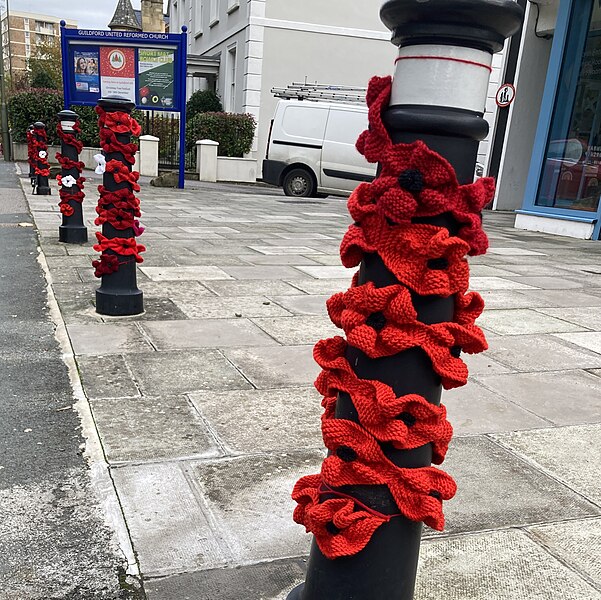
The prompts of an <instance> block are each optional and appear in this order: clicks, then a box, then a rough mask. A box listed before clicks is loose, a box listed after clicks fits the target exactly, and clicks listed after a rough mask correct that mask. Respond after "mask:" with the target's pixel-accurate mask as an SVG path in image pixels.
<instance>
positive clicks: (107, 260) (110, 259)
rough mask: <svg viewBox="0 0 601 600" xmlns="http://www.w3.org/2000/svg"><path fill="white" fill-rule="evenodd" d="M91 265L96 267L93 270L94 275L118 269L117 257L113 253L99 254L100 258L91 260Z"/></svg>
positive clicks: (98, 275)
mask: <svg viewBox="0 0 601 600" xmlns="http://www.w3.org/2000/svg"><path fill="white" fill-rule="evenodd" d="M92 266H93V267H94V268H95V269H96V270H95V271H94V275H95V276H96V277H102V276H103V275H110V274H111V273H115V272H116V271H118V270H119V258H118V257H117V256H116V255H114V254H101V255H100V260H94V261H92Z"/></svg>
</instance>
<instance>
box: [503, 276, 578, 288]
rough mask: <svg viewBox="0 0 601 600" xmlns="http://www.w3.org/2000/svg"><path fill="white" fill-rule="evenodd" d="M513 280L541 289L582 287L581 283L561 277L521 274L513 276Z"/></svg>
mask: <svg viewBox="0 0 601 600" xmlns="http://www.w3.org/2000/svg"><path fill="white" fill-rule="evenodd" d="M512 279H513V281H519V282H520V283H522V284H526V285H530V286H532V287H536V288H540V289H541V290H574V289H578V288H582V286H583V284H582V283H579V282H577V281H573V280H571V279H563V278H561V277H557V276H555V277H528V276H526V275H521V276H519V277H513V278H512Z"/></svg>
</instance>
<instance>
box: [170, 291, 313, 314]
mask: <svg viewBox="0 0 601 600" xmlns="http://www.w3.org/2000/svg"><path fill="white" fill-rule="evenodd" d="M308 297H309V296H304V298H308ZM176 304H177V305H178V306H179V307H180V308H181V310H182V311H183V312H184V313H185V314H186V315H187V316H188V317H189V318H190V319H231V318H236V317H245V318H248V317H284V316H290V315H291V313H290V312H289V311H288V310H286V309H285V308H283V307H282V306H280V305H281V304H282V303H281V302H278V303H277V304H276V303H275V302H273V301H271V300H270V299H269V298H267V296H238V297H237V298H215V297H213V298H204V297H203V298H198V299H196V300H194V301H188V302H180V301H176Z"/></svg>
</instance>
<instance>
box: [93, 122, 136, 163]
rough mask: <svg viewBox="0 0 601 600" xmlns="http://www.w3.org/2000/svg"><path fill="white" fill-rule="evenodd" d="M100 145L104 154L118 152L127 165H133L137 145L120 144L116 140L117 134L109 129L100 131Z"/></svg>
mask: <svg viewBox="0 0 601 600" xmlns="http://www.w3.org/2000/svg"><path fill="white" fill-rule="evenodd" d="M100 145H101V146H102V149H103V150H104V152H105V153H106V154H109V153H112V152H120V153H121V154H122V155H123V159H124V160H125V161H126V162H128V163H129V164H132V165H133V164H134V163H135V161H136V159H135V154H136V151H137V150H138V146H137V144H133V143H128V144H122V143H121V142H120V141H119V140H118V139H117V134H116V133H115V132H114V131H111V130H110V129H106V128H105V129H101V130H100Z"/></svg>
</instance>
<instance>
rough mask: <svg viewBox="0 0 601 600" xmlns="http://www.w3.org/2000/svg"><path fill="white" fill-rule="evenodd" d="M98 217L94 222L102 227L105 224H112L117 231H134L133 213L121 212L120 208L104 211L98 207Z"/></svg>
mask: <svg viewBox="0 0 601 600" xmlns="http://www.w3.org/2000/svg"><path fill="white" fill-rule="evenodd" d="M96 212H97V213H98V217H96V220H95V221H94V224H96V225H102V224H103V223H109V224H111V225H112V226H113V227H114V228H115V229H119V230H121V231H122V230H124V229H132V228H133V226H134V217H133V215H132V213H131V211H127V210H121V209H118V208H111V209H109V210H104V209H102V208H100V207H96Z"/></svg>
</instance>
